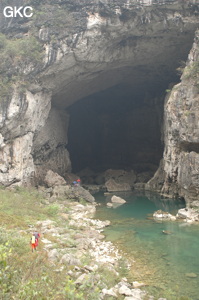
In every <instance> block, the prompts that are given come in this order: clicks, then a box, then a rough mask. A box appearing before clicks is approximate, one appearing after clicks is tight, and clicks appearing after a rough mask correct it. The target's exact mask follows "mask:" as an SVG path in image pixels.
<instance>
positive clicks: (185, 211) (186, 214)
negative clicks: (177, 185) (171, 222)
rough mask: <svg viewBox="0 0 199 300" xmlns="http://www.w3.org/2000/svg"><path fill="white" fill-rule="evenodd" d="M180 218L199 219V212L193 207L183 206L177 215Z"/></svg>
mask: <svg viewBox="0 0 199 300" xmlns="http://www.w3.org/2000/svg"><path fill="white" fill-rule="evenodd" d="M176 217H177V218H178V219H188V220H191V221H199V213H198V212H197V211H196V210H194V209H192V208H181V209H179V210H178V213H177V215H176Z"/></svg>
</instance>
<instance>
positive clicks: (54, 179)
mask: <svg viewBox="0 0 199 300" xmlns="http://www.w3.org/2000/svg"><path fill="white" fill-rule="evenodd" d="M44 183H45V184H46V185H47V186H48V187H54V186H56V185H65V184H66V181H65V179H64V178H63V177H62V176H60V175H59V174H57V173H55V172H53V171H51V170H48V171H47V173H46V176H45V178H44Z"/></svg>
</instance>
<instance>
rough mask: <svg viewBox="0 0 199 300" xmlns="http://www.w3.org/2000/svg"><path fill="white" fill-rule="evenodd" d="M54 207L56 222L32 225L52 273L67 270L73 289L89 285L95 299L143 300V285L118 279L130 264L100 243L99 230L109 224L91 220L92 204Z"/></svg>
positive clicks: (101, 237) (102, 238) (92, 213)
mask: <svg viewBox="0 0 199 300" xmlns="http://www.w3.org/2000/svg"><path fill="white" fill-rule="evenodd" d="M56 204H57V205H58V206H59V211H60V212H59V217H60V222H59V223H56V222H55V221H52V220H50V219H49V220H45V221H38V222H37V224H36V229H37V230H39V231H40V232H41V245H42V247H43V250H44V251H46V253H47V256H48V260H49V261H50V263H51V264H52V265H53V266H54V267H56V272H64V271H65V270H66V269H68V267H69V266H70V268H69V270H68V271H67V275H68V276H69V278H71V279H72V280H74V282H75V285H76V286H78V287H81V286H83V285H85V284H88V283H90V282H91V281H92V283H93V284H94V285H95V287H96V288H97V289H98V291H99V299H107V297H112V298H116V299H125V300H133V299H134V300H135V299H136V300H141V299H146V298H144V297H145V296H146V292H145V291H143V290H141V289H140V287H142V286H144V284H143V283H141V282H137V281H134V282H133V281H131V282H129V280H127V278H126V277H122V274H121V272H120V270H121V269H124V268H126V269H127V270H128V269H129V268H130V267H131V264H130V262H127V261H125V259H124V257H123V255H122V253H120V252H119V250H118V249H117V248H116V247H115V246H114V245H113V244H112V243H111V242H109V241H105V240H104V235H103V230H104V228H105V227H106V226H109V225H110V221H108V220H107V221H100V220H95V219H93V217H94V214H95V211H96V203H92V204H87V203H86V204H85V203H84V205H83V204H80V203H79V202H70V201H66V200H65V201H62V202H61V203H60V202H58V201H56ZM46 205H48V201H47V202H46ZM31 230H32V228H31ZM102 269H103V272H108V273H110V274H111V276H113V277H114V278H115V282H116V284H114V285H112V286H111V285H110V284H109V283H105V282H104V280H103V274H102ZM112 298H111V299H112ZM108 299H109V298H108ZM147 299H153V297H151V296H149V297H148V298H147Z"/></svg>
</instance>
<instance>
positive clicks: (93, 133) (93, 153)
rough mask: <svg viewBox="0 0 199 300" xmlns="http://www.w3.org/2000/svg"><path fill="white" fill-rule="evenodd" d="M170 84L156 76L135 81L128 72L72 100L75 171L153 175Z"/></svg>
mask: <svg viewBox="0 0 199 300" xmlns="http://www.w3.org/2000/svg"><path fill="white" fill-rule="evenodd" d="M172 79H173V80H177V77H175V78H174V77H173V78H172ZM167 87H168V82H167V80H166V81H165V82H159V81H158V79H157V80H155V82H154V81H153V82H149V80H148V83H146V82H141V83H140V84H138V85H136V86H134V84H132V81H131V80H130V77H128V80H126V81H125V82H121V83H119V84H117V85H115V86H114V87H111V88H108V89H106V90H103V91H100V92H98V93H94V94H92V95H90V96H88V97H85V98H83V99H81V100H79V101H77V102H76V103H74V104H73V105H71V106H70V107H69V109H68V110H69V114H70V124H69V132H68V146H67V148H68V150H69V153H70V158H71V162H72V171H73V172H74V173H78V172H79V171H81V170H83V169H85V168H89V169H91V170H92V171H94V172H96V173H97V172H104V171H105V170H107V169H123V170H134V171H135V172H136V173H141V172H150V173H151V177H152V176H153V174H154V172H155V171H156V169H157V168H158V165H159V162H160V160H161V158H162V156H163V142H162V140H163V139H162V124H163V110H164V98H165V90H166V88H167ZM148 179H149V178H148Z"/></svg>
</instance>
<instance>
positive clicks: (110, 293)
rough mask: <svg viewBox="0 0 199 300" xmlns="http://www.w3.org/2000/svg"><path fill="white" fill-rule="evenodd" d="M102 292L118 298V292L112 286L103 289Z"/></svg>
mask: <svg viewBox="0 0 199 300" xmlns="http://www.w3.org/2000/svg"><path fill="white" fill-rule="evenodd" d="M102 293H103V295H107V296H111V297H115V298H118V297H117V294H116V292H115V291H114V289H113V288H111V289H109V290H107V289H103V290H102Z"/></svg>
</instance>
